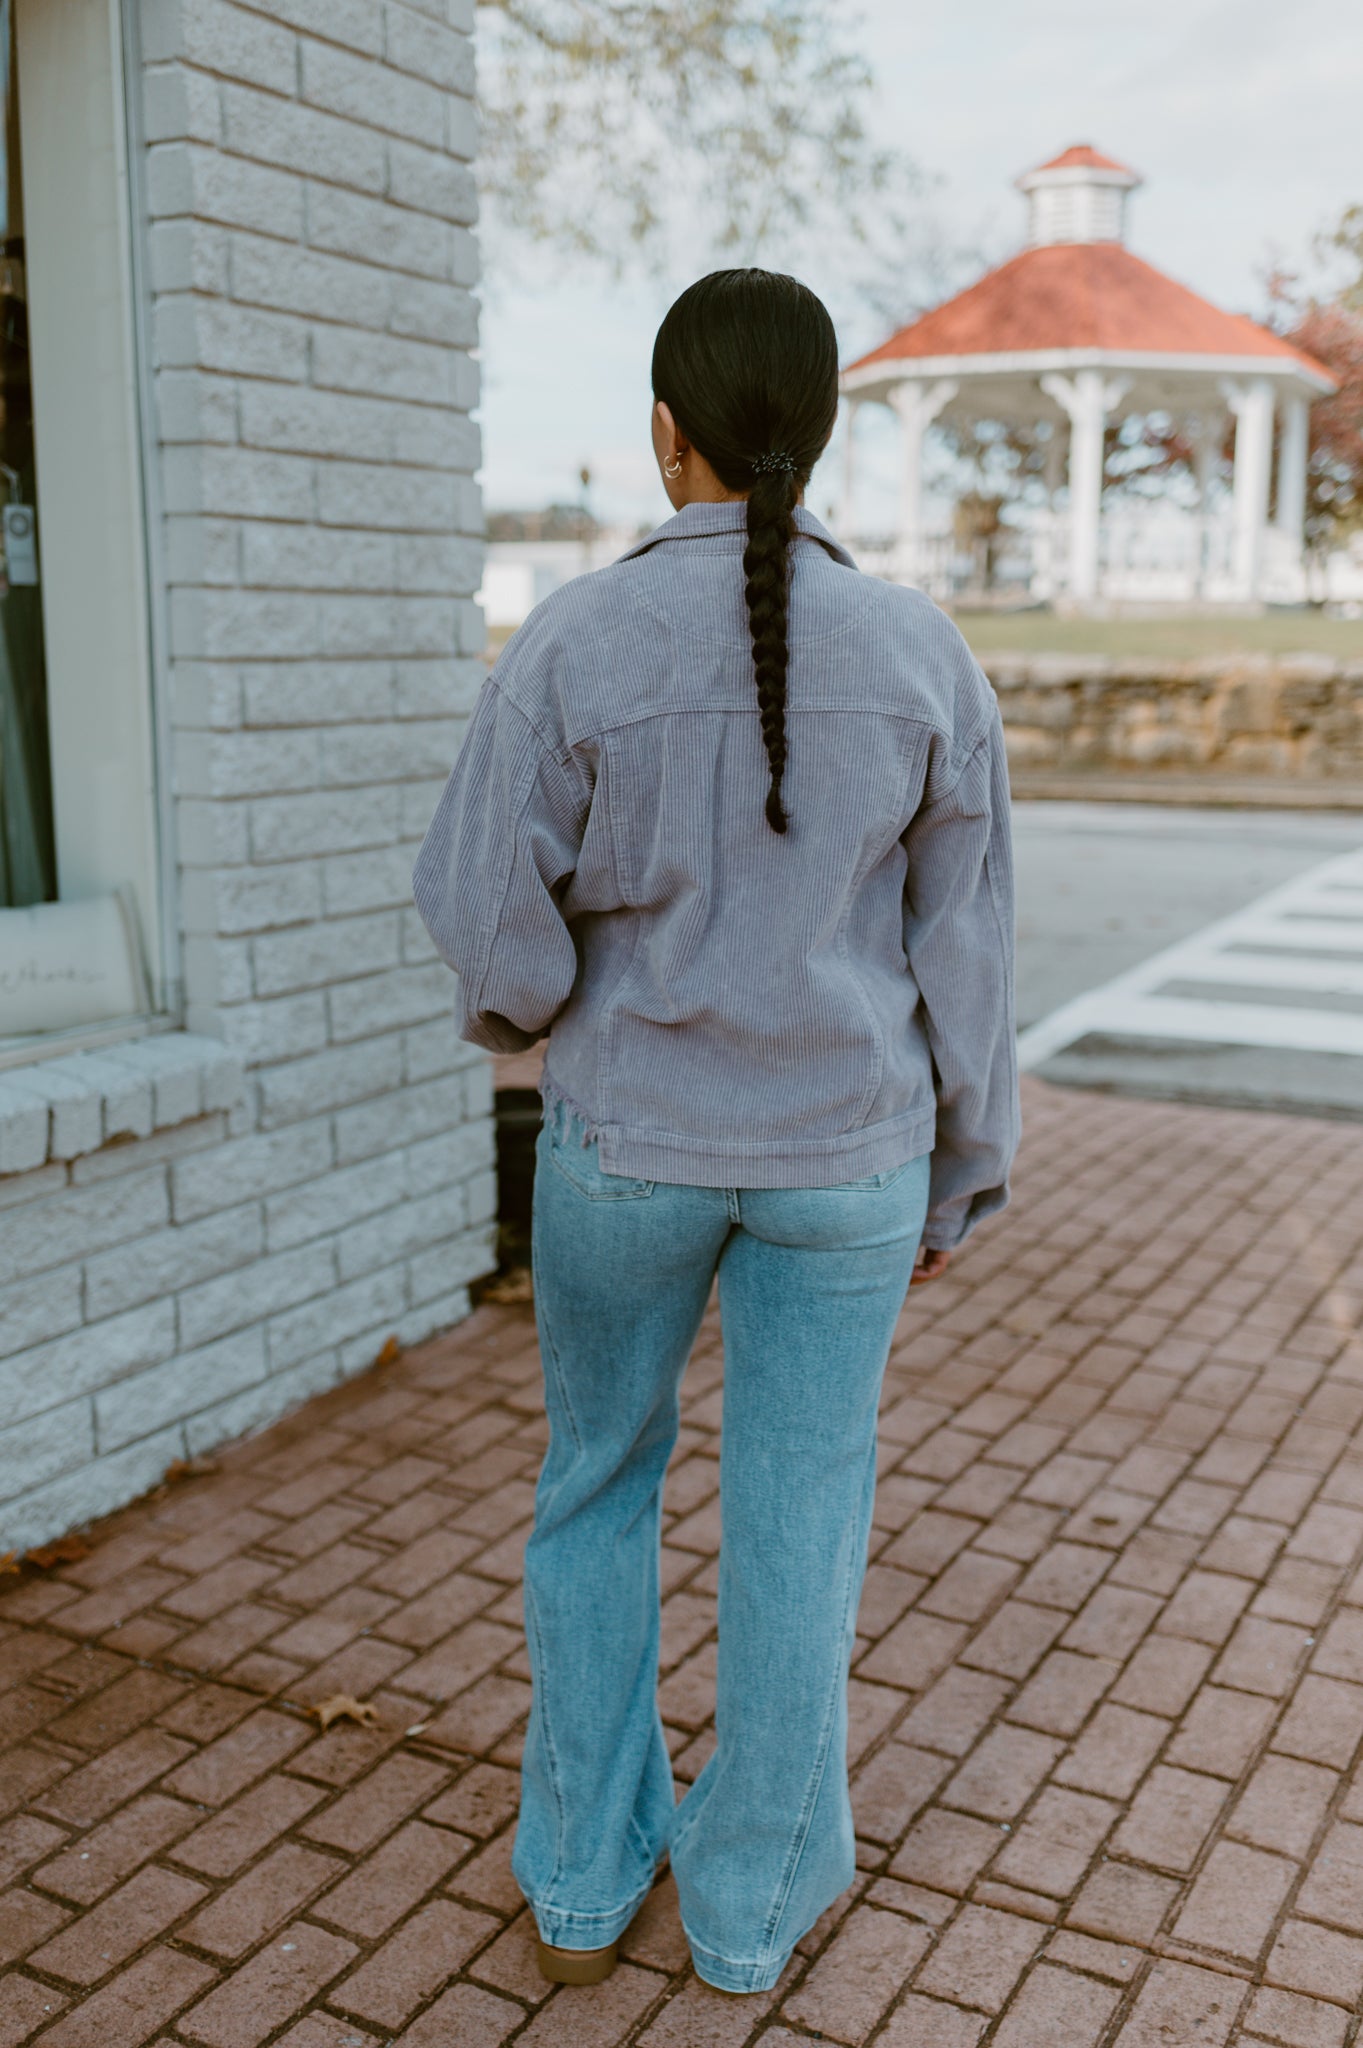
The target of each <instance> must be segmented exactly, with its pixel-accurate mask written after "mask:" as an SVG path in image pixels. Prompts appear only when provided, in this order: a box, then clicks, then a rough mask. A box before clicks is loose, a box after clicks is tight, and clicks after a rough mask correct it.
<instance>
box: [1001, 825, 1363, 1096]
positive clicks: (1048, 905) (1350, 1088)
mask: <svg viewBox="0 0 1363 2048" xmlns="http://www.w3.org/2000/svg"><path fill="white" fill-rule="evenodd" d="M1014 832H1015V843H1016V848H1017V867H1018V1012H1019V1016H1018V1021H1019V1025H1020V1027H1021V1028H1022V1030H1023V1034H1024V1035H1023V1041H1022V1043H1023V1052H1024V1058H1025V1059H1026V1061H1027V1064H1029V1065H1030V1066H1032V1068H1033V1070H1034V1071H1036V1072H1037V1073H1039V1074H1041V1075H1042V1076H1043V1077H1044V1078H1046V1079H1049V1080H1057V1081H1065V1082H1071V1083H1074V1084H1077V1085H1081V1086H1087V1087H1099V1088H1108V1089H1114V1090H1119V1091H1121V1092H1124V1093H1132V1094H1140V1095H1152V1096H1159V1097H1165V1098H1172V1099H1187V1100H1196V1101H1202V1102H1223V1103H1230V1104H1236V1105H1249V1106H1257V1107H1265V1108H1284V1109H1297V1110H1308V1111H1313V1112H1315V1113H1318V1114H1325V1115H1342V1116H1357V1117H1363V860H1360V861H1358V862H1356V863H1353V864H1351V863H1350V862H1349V861H1348V860H1347V859H1346V858H1345V857H1347V856H1349V855H1359V854H1360V850H1363V818H1356V817H1353V816H1349V815H1338V814H1322V813H1319V812H1284V811H1252V812H1251V811H1225V810H1217V811H1211V810H1206V811H1199V810H1193V809H1182V808H1178V809H1175V808H1162V807H1160V808H1157V807H1154V806H1146V805H1137V804H1071V803H1019V804H1018V805H1017V806H1016V809H1015V813H1014ZM1341 861H1343V865H1342V866H1340V865H1339V863H1341ZM1328 863H1335V864H1336V866H1335V867H1334V868H1333V869H1331V868H1330V867H1328V866H1327V864H1328ZM1317 870H1320V871H1321V873H1320V878H1319V880H1315V879H1313V877H1315V875H1316V871H1317ZM1284 890H1286V895H1285V896H1281V900H1279V897H1280V894H1281V892H1283V891H1284ZM1265 898H1267V899H1269V900H1268V902H1267V904H1266V905H1265V907H1264V909H1263V910H1262V911H1260V910H1259V909H1257V908H1256V906H1258V905H1259V904H1260V902H1261V899H1265ZM1245 913H1250V915H1249V916H1248V917H1246V916H1244V915H1243V914H1245ZM1237 914H1241V915H1240V916H1239V919H1238V921H1237V923H1236V924H1235V925H1234V926H1225V924H1224V921H1225V920H1227V919H1229V918H1236V917H1237ZM1174 947H1178V948H1179V951H1177V952H1176V953H1172V954H1171V955H1170V958H1169V959H1168V960H1167V961H1165V960H1163V959H1162V958H1161V957H1160V956H1162V955H1163V954H1164V953H1165V952H1166V951H1167V950H1168V949H1170V948H1174ZM1080 999H1084V1001H1083V1007H1071V1006H1077V1005H1078V1003H1079V1000H1080ZM1222 1020H1224V1025H1223V1021H1222ZM1223 1028H1224V1032H1225V1036H1224V1037H1222V1036H1221V1035H1220V1033H1221V1031H1222V1030H1223Z"/></svg>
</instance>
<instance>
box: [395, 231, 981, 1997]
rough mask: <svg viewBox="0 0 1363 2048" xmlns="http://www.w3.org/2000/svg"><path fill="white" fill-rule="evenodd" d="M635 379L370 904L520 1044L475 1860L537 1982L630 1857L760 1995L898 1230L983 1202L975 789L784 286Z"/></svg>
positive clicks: (795, 1905)
mask: <svg viewBox="0 0 1363 2048" xmlns="http://www.w3.org/2000/svg"><path fill="white" fill-rule="evenodd" d="M653 388H654V392H655V395H656V400H657V402H656V404H655V406H654V411H653V445H654V451H655V454H656V456H657V459H658V465H659V468H660V470H661V472H662V475H663V479H664V482H665V487H666V490H667V494H668V497H669V498H670V500H671V502H672V504H673V506H674V507H675V508H676V515H677V516H676V517H675V518H673V519H670V520H669V521H668V522H667V524H666V525H664V526H661V527H660V528H659V529H658V531H657V532H656V533H653V534H651V535H650V536H649V538H648V539H647V540H645V541H642V542H641V543H640V544H639V545H638V546H637V547H634V548H632V549H630V550H629V551H628V553H627V554H625V555H624V556H623V557H622V559H621V560H620V561H619V562H617V563H615V564H614V565H613V566H612V567H611V568H609V569H605V570H603V571H601V572H600V573H598V574H596V575H592V576H584V577H581V578H579V579H578V580H577V581H576V582H574V583H571V584H569V585H568V586H567V587H566V588H565V589H562V590H560V591H557V592H556V593H555V594H554V595H553V596H552V597H550V598H548V599H547V600H546V601H545V602H544V603H543V604H541V605H540V606H538V607H537V608H536V610H535V611H534V612H533V613H532V614H531V616H530V618H529V619H528V620H527V621H526V623H525V624H524V626H522V627H521V629H520V631H519V632H518V633H517V634H516V636H515V639H514V640H513V641H512V642H511V644H510V646H509V647H508V648H507V650H506V652H505V654H504V655H503V657H502V659H501V660H500V661H499V662H498V664H497V667H496V670H495V671H494V673H493V675H492V676H491V678H490V679H489V681H488V683H487V686H486V688H485V690H484V692H483V695H482V698H481V700H480V702H479V705H478V708H477V711H476V713H475V715H474V718H473V722H472V726H471V729H470V731H469V734H468V737H467V740H466V742H465V745H464V748H463V751H462V753H461V755H460V759H459V762H458V765H457V767H456V768H455V771H454V774H453V775H452V777H451V779H450V783H449V787H448V788H447V790H446V791H445V794H444V797H443V798H442V800H441V803H440V807H439V810H438V811H437V813H436V817H435V821H434V823H433V824H432V826H431V829H430V833H429V835H428V837H427V839H426V843H425V845H424V846H423V848H422V851H421V855H420V858H419V860H418V863H417V869H416V878H415V890H416V900H417V903H418V905H419V906H420V910H421V914H422V916H423V918H424V919H425V921H426V924H427V926H428V927H429V929H430V932H431V935H432V937H433V939H434V940H435V943H436V945H437V946H438V947H439V949H440V952H441V953H442V955H443V956H444V958H445V959H446V960H447V961H448V962H449V964H450V965H451V966H452V967H455V968H457V970H458V972H459V975H460V978H461V999H462V1005H463V1031H464V1035H465V1037H467V1038H469V1039H472V1040H473V1041H474V1043H476V1044H478V1045H484V1046H489V1047H491V1048H493V1049H494V1050H496V1051H500V1052H509V1051H513V1050H519V1049H521V1048H523V1047H525V1046H528V1045H531V1044H533V1043H534V1042H535V1041H536V1040H537V1039H539V1038H542V1037H544V1036H545V1035H546V1033H547V1034H549V1048H548V1056H547V1061H546V1072H545V1080H544V1094H545V1101H546V1118H545V1123H544V1128H543V1131H542V1134H541V1137H540V1141H539V1155H538V1172H537V1175H536V1186H535V1213H534V1231H533V1246H534V1275H535V1306H536V1312H537V1316H538V1320H539V1330H540V1340H541V1347H542V1351H543V1358H544V1372H545V1395H546V1403H547V1407H548V1413H549V1424H550V1441H549V1450H548V1453H547V1456H546V1459H545V1463H544V1470H543V1473H542V1475H541V1478H540V1483H539V1489H538V1493H537V1496H536V1507H535V1530H534V1534H533V1536H532V1537H531V1540H530V1545H529V1549H528V1552H527V1555H526V1566H525V1605H526V1630H527V1635H528V1639H529V1647H530V1657H531V1662H532V1666H533V1675H534V1703H533V1708H532V1711H531V1716H530V1727H529V1732H528V1735H527V1739H526V1750H525V1761H524V1768H523V1788H522V1800H521V1815H520V1825H519V1829H518V1832H517V1837H516V1848H515V1857H514V1869H515V1872H516V1876H517V1879H518V1881H519V1883H520V1885H521V1888H522V1889H523V1891H524V1892H525V1895H526V1897H527V1898H528V1900H529V1901H530V1904H531V1906H532V1907H533V1908H534V1912H535V1918H536V1921H537V1923H538V1927H539V1932H540V1937H541V1947H540V1962H541V1967H542V1969H543V1970H544V1971H545V1974H546V1975H548V1976H550V1977H551V1978H553V1979H555V1980H557V1981H561V1982H567V1983H584V1982H595V1981H597V1980H598V1979H600V1978H601V1977H603V1976H605V1975H606V1974H607V1973H608V1972H609V1970H610V1968H611V1966H612V1965H613V1962H614V1958H615V1944H616V1942H617V1940H618V1938H619V1936H620V1935H621V1934H622V1933H623V1931H624V1929H625V1928H626V1927H627V1925H628V1924H629V1921H630V1920H631V1918H632V1917H633V1915H634V1913H635V1912H636V1911H637V1910H638V1907H639V1905H640V1903H641V1901H642V1900H643V1899H644V1897H645V1896H646V1894H647V1892H648V1890H649V1887H650V1886H651V1884H652V1883H653V1880H654V1875H655V1871H656V1868H657V1865H658V1863H659V1860H660V1859H661V1858H662V1857H663V1856H664V1855H665V1854H666V1855H669V1856H670V1859H671V1863H672V1868H673V1870H674V1872H675V1875H676V1880H677V1887H678V1892H679V1896H680V1901H681V1912H682V1918H683V1922H684V1925H685V1928H686V1934H687V1938H688V1940H689V1942H690V1945H691V1952H692V1956H693V1958H694V1961H695V1965H696V1969H697V1971H698V1972H699V1974H700V1975H701V1976H702V1977H703V1978H705V1980H706V1981H707V1982H708V1983H710V1984H713V1985H716V1986H718V1987H719V1988H721V1989H723V1990H727V1991H738V1992H743V1991H762V1990H766V1989H768V1988H769V1987H770V1986H771V1985H773V1984H774V1983H775V1982H776V1980H777V1978H778V1977H779V1975H780V1973H781V1970H782V1968H783V1967H784V1965H785V1962H786V1960H787V1958H788V1956H789V1954H790V1952H791V1949H792V1947H793V1946H794V1944H795V1943H796V1941H798V1940H799V1938H800V1936H801V1935H803V1934H804V1933H805V1931H806V1930H807V1929H808V1928H809V1927H810V1926H811V1925H812V1923H813V1922H814V1921H815V1920H816V1919H817V1918H818V1917H819V1915H820V1914H821V1913H822V1912H823V1911H824V1909H825V1908H826V1907H827V1906H828V1905H829V1904H830V1903H831V1901H832V1900H833V1899H834V1898H836V1896H837V1895H838V1893H839V1892H840V1891H842V1890H843V1888H844V1887H845V1886H846V1885H847V1884H848V1883H849V1882H850V1881H851V1878H852V1875H853V1870H854V1861H853V1834H852V1818H851V1811H850V1806H849V1801H848V1791H847V1773H846V1767H845V1751H846V1687H847V1670H848V1658H849V1654H850V1648H851V1643H852V1638H853V1627H854V1622H855V1616H856V1610H857V1599H858V1595H859V1591H860V1587H861V1581H862V1576H863V1573H864V1570H865V1564H866V1551H867V1540H868V1534H869V1528H870V1514H871V1497H872V1488H873V1482H874V1477H875V1448H876V1407H877V1402H878V1398H879V1393H880V1386H881V1380H882V1376H883V1373H884V1369H885V1362H886V1358H887V1356H888V1352H889V1347H890V1341H891V1338H892V1335H893V1332H894V1328H895V1322H896V1318H897V1316H898V1314H899V1311H900V1308H901V1307H902V1305H903V1301H904V1296H905V1291H906V1289H907V1288H908V1286H909V1284H910V1278H911V1275H913V1274H914V1267H915V1255H917V1260H918V1275H919V1277H922V1278H924V1279H926V1278H929V1277H930V1276H932V1275H933V1274H936V1273H939V1272H940V1271H941V1270H942V1269H943V1267H944V1266H945V1265H946V1263H947V1260H948V1258H949V1257H950V1255H951V1253H952V1251H953V1250H954V1248H955V1247H956V1246H957V1245H959V1244H960V1243H961V1241H962V1239H963V1238H964V1237H965V1236H966V1234H967V1233H968V1231H969V1230H970V1229H971V1228H972V1227H973V1226H974V1224H975V1223H976V1222H978V1220H979V1219H980V1218H981V1217H982V1216H985V1215H988V1214H989V1213H990V1212H991V1211H992V1210H995V1209H998V1208H999V1207H1001V1206H1002V1204H1003V1202H1004V1201H1005V1200H1006V1181H1007V1173H1008V1167H1009V1164H1010V1161H1011V1158H1012V1154H1013V1151H1014V1148H1015V1145H1016V1140H1017V1129H1018V1118H1017V1107H1016V1093H1017V1089H1016V1069H1015V1062H1014V1053H1013V1030H1014V1027H1013V1002H1012V885H1011V861H1010V848H1009V836H1008V789H1007V779H1006V774H1005V768H1004V756H1003V744H1002V737H1001V733H1000V727H999V718H998V711H997V707H996V705H995V702H994V699H993V696H992V693H991V691H990V688H989V685H988V683H987V682H986V681H985V679H984V677H983V676H982V674H981V673H980V670H979V668H978V667H977V666H976V664H975V662H974V661H973V659H972V658H971V655H970V653H969V651H968V649H967V648H966V646H965V643H964V641H963V640H962V639H961V637H960V635H959V634H958V633H957V631H956V629H955V628H954V627H953V626H952V625H951V623H950V622H949V620H947V619H946V618H945V617H944V616H943V614H942V613H941V612H939V611H938V610H937V609H936V608H935V607H934V606H933V605H932V604H931V603H929V602H928V600H927V599H926V598H924V597H922V596H921V595H920V594H919V593H918V592H916V591H912V590H904V589H899V588H895V587H893V586H891V585H889V584H887V583H882V582H879V581H877V580H876V579H874V578H872V577H869V576H861V575H859V574H857V572H856V569H855V565H854V563H853V562H852V560H851V558H850V556H848V555H847V554H846V553H845V552H844V550H843V549H842V548H841V547H839V546H838V544H837V543H836V542H835V541H834V540H833V539H832V538H831V537H830V535H829V534H827V533H826V532H825V531H824V529H823V527H822V526H820V524H819V523H818V521H817V520H816V519H813V518H812V517H811V516H810V514H809V513H808V512H806V511H805V510H804V508H803V503H802V499H803V492H804V487H805V484H806V483H807V482H808V479H809V474H810V471H811V470H812V469H813V467H814V464H815V462H816V461H817V460H818V458H819V456H820V455H821V454H822V452H823V449H824V447H825V444H826V443H827V441H828V438H829V435H830V433H831V432H832V428H833V423H834V418H835V415H836V412H837V403H838V360H837V345H836V341H835V337H834V333H833V327H832V323H831V321H830V320H829V317H828V314H827V312H826V311H825V309H824V307H823V306H822V305H821V304H820V302H819V300H818V299H816V298H815V297H814V295H813V294H812V293H811V292H810V291H808V290H807V289H806V288H805V287H804V286H803V285H801V284H798V283H797V282H796V281H795V280H794V279H793V278H788V277H777V276H772V275H770V274H768V273H766V272H763V271H759V270H739V271H726V272H720V273H718V274H717V275H715V276H712V277H707V278H704V279H702V280H701V281H700V282H699V283H698V284H695V285H693V286H692V287H691V288H690V290H689V291H687V292H685V293H684V294H683V295H682V297H681V298H680V299H679V300H678V301H677V303H676V305H675V306H673V308H672V310H671V312H670V313H669V314H668V316H667V318H666V320H665V321H664V322H663V325H662V328H661V331H660V332H659V335H658V339H657V345H656V349H655V353H654V358H653ZM920 1245H921V1249H920ZM716 1275H717V1276H718V1281H719V1298H720V1308H721V1315H722V1319H723V1329H724V1347H725V1381H724V1427H723V1454H722V1460H721V1471H720V1488H721V1504H722V1516H723V1544H722V1551H721V1558H720V1576H719V1666H718V1681H717V1711H716V1731H717V1738H718V1740H717V1747H716V1749H715V1753H714V1755H713V1756H712V1757H711V1759H710V1761H709V1763H708V1764H707V1765H706V1766H705V1768H704V1770H703V1771H702V1772H701V1773H700V1776H699V1777H698V1778H697V1780H696V1782H695V1784H694V1785H693V1786H692V1787H691V1789H690V1791H689V1792H688V1793H687V1794H686V1796H685V1798H684V1799H683V1800H682V1801H681V1804H680V1805H679V1806H677V1807H675V1808H674V1805H673V1788H672V1773H671V1769H670V1765H669V1761H668V1751H667V1745H666V1742H665V1741H664V1738H663V1730H662V1726H661V1723H660V1721H659V1717H658V1708H657V1703H656V1683H657V1665H658V1551H659V1526H660V1524H659V1517H660V1510H661V1499H662V1488H663V1474H664V1470H665V1468H666V1465H667V1461H668V1454H669V1452H670V1450H671V1448H672V1444H673V1440H674V1437H675V1434H676V1430H677V1420H678V1405H677V1397H678V1387H679V1383H680V1380H681V1375H682V1369H683V1367H684V1365H685V1363H686V1358H687V1354H688V1352H689V1351H690V1349H691V1345H692V1342H693V1340H694V1338H695V1335H696V1332H697V1329H698V1327H699V1324H700V1320H701V1316H702V1313H703V1311H704V1309H705V1305H706V1301H707V1298H708V1296H709V1293H710V1287H711V1283H712V1282H713V1281H714V1279H715V1277H716Z"/></svg>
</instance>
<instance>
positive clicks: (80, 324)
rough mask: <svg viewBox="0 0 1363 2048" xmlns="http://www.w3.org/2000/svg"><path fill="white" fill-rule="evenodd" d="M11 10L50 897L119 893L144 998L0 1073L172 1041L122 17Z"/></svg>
mask: <svg viewBox="0 0 1363 2048" xmlns="http://www.w3.org/2000/svg"><path fill="white" fill-rule="evenodd" d="M14 5H15V17H16V40H17V48H18V63H17V71H18V92H19V126H20V149H21V157H22V165H23V176H24V202H25V221H24V227H25V269H26V275H27V283H28V300H29V323H30V346H31V350H32V361H33V404H34V440H35V451H36V466H37V476H38V516H39V547H40V550H41V563H42V599H43V625H44V636H45V641H46V648H47V698H48V718H49V726H50V730H51V742H52V784H53V804H54V811H55V819H56V840H57V873H58V901H61V900H63V899H70V898H74V897H80V896H89V895H92V894H97V893H98V894H103V893H107V892H108V891H111V890H113V889H115V888H117V887H119V886H124V887H127V888H129V889H130V890H131V893H132V895H133V898H134V900H135V903H136V906H137V915H138V923H139V926H140V932H141V939H142V946H143V953H144V958H145V965H146V969H147V978H148V982H149V985H150V988H151V992H152V993H151V1008H150V1010H148V1011H146V1012H144V1013H140V1014H137V1015H131V1016H126V1017H119V1018H110V1019H108V1020H106V1021H102V1022H98V1023H92V1024H89V1025H83V1026H78V1027H74V1028H72V1029H68V1030H56V1031H51V1032H42V1033H39V1034H31V1035H29V1036H27V1037H25V1038H9V1039H5V1038H0V1070H3V1069H5V1068H10V1067H14V1066H16V1065H21V1064H25V1063H29V1062H32V1061H35V1060H41V1059H45V1058H49V1057H56V1056H60V1055H62V1054H66V1053H70V1052H72V1051H75V1050H78V1049H80V1048H81V1047H82V1046H87V1045H89V1046H93V1045H107V1044H110V1043H114V1042H116V1041H117V1040H118V1039H121V1038H131V1037H138V1036H143V1035H145V1034H147V1033H148V1032H151V1031H158V1030H166V1029H174V1028H176V1027H177V1025H178V1024H179V1022H180V1013H181V1009H182V1003H183V993H182V986H181V974H180V959H179V952H180V948H179V932H178V919H177V917H176V914H175V910H176V886H175V884H176V866H175V859H174V835H173V829H172V828H173V796H172V789H171V778H170V775H169V772H168V767H169V762H170V759H171V752H170V722H169V715H168V708H167V707H168V691H167V688H166V672H167V659H166V639H165V623H164V591H165V574H164V561H163V554H162V545H163V541H162V519H161V516H160V499H159V478H160V464H159V448H158V443H157V437H156V426H155V418H156V415H155V406H154V390H153V385H152V372H151V367H150V366H151V362H152V354H151V349H150V345H149V344H150V334H149V330H150V300H149V293H148V281H147V277H146V259H147V246H146V222H147V210H146V204H145V195H144V179H143V170H144V159H145V147H144V142H143V133H142V125H141V84H142V55H141V47H140V38H139V33H138V20H137V6H136V4H135V0H14ZM77 145H79V148H78V149H77ZM35 255H36V258H37V261H36V263H35V260H34V259H35ZM92 280H93V282H94V288H95V294H96V304H95V306H94V308H93V309H92V307H91V303H90V295H91V281H92ZM82 315H83V317H81V316H82Z"/></svg>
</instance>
